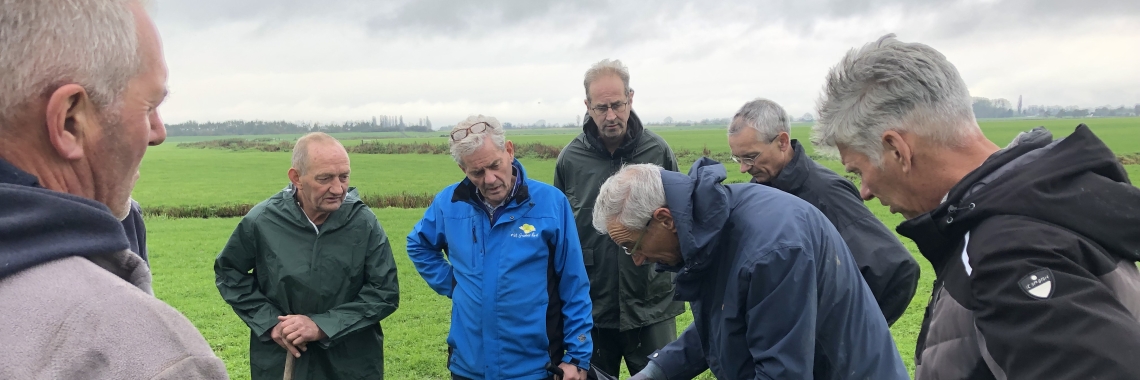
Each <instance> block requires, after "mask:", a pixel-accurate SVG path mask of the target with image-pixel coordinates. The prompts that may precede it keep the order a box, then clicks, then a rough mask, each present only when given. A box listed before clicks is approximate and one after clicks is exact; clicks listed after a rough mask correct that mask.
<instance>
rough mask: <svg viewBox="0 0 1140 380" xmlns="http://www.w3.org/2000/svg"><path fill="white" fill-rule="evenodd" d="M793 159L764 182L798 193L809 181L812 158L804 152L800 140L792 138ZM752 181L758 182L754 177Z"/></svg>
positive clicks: (785, 190)
mask: <svg viewBox="0 0 1140 380" xmlns="http://www.w3.org/2000/svg"><path fill="white" fill-rule="evenodd" d="M791 144H792V159H791V160H789V161H788V164H787V165H784V168H783V169H781V170H780V172H779V173H777V174H776V176H775V177H772V179H770V180H768V182H766V183H763V185H768V186H771V187H775V188H777V189H780V190H783V191H784V192H788V193H796V192H798V190H799V188H800V187H801V186H803V185H804V182H806V181H807V178H808V174H809V173H810V172H811V169H812V168H811V160H809V159H808V158H807V153H806V152H804V147H803V146H802V145H800V142H799V140H797V139H792V143H791ZM749 182H752V183H760V182H756V179H755V178H753V179H752V180H751V181H749Z"/></svg>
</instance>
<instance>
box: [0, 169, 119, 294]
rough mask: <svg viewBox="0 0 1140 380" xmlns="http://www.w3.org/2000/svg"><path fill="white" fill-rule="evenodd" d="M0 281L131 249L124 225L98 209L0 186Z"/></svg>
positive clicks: (67, 197)
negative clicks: (24, 272)
mask: <svg viewBox="0 0 1140 380" xmlns="http://www.w3.org/2000/svg"><path fill="white" fill-rule="evenodd" d="M0 247H3V249H0V279H2V278H5V277H7V276H10V275H13V274H15V273H17V272H20V271H22V270H24V269H28V268H31V267H33V266H36V265H38V264H42V263H46V262H49V261H54V260H58V259H62V258H66V257H69V256H84V257H92V256H98V255H105V254H111V253H116V252H122V251H125V250H127V249H130V243H128V242H127V235H126V233H125V232H123V225H122V224H121V223H119V220H118V219H116V218H115V217H114V215H111V210H109V209H107V206H104V205H103V204H102V203H99V202H96V201H93V200H90V199H86V198H82V197H77V196H74V195H71V194H66V193H61V192H57V191H52V190H47V189H42V188H36V187H31V186H24V185H14V184H8V183H0Z"/></svg>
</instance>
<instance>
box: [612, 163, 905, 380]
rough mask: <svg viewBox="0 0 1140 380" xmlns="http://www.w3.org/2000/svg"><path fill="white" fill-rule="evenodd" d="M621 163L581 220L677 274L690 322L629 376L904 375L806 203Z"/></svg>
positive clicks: (706, 169)
mask: <svg viewBox="0 0 1140 380" xmlns="http://www.w3.org/2000/svg"><path fill="white" fill-rule="evenodd" d="M726 174H727V173H726V172H725V169H724V166H722V165H720V164H719V163H717V162H716V161H712V160H710V159H708V158H702V159H700V160H698V161H697V162H696V163H694V164H693V168H692V170H691V171H690V174H689V176H685V175H682V174H680V173H675V172H672V171H668V170H663V169H662V168H661V167H659V166H656V165H652V164H639V165H628V166H626V167H624V168H623V169H622V170H621V171H619V172H618V173H617V174H615V175H614V176H613V177H611V178H610V179H608V180H606V182H605V183H604V184H603V185H602V188H601V191H600V192H599V194H598V201H597V203H596V204H595V206H594V212H593V226H594V228H595V229H597V231H599V232H601V233H603V234H608V235H609V237H610V239H613V241H614V243H616V244H618V245H619V246H621V247H622V248H623V249H624V250H625V252H626V254H627V255H630V256H631V257H632V258H633V261H634V262H635V263H637V264H638V265H642V264H645V263H647V262H648V263H657V269H658V270H667V271H671V272H676V273H677V296H676V298H677V299H678V300H682V301H689V302H690V304H691V305H692V307H693V324H692V325H691V326H689V328H688V329H686V330H685V332H684V333H682V334H681V337H680V338H679V339H677V340H676V341H674V342H672V343H670V344H669V345H667V346H665V348H662V349H661V350H658V351H657V352H655V353H653V354H652V355H651V356H650V360H651V362H650V364H649V365H647V366H646V367H645V369H644V370H642V371H641V372H639V373H638V374H636V375H635V376H634V379H642V380H644V379H654V380H665V379H689V378H692V377H693V376H696V375H697V374H699V373H701V372H703V371H704V370H705V369H711V370H712V373H713V374H714V375H715V376H716V377H717V378H718V379H753V378H756V379H807V378H815V379H880V380H890V379H907V378H908V375H907V372H906V368H905V367H904V366H903V364H902V359H901V358H899V353H898V350H897V349H896V348H895V344H894V340H892V338H891V334H890V331H889V330H888V328H887V323H886V321H884V320H883V318H882V317H881V316H880V313H879V310H878V307H877V306H875V299H874V297H872V296H871V291H870V290H869V289H868V288H867V285H866V284H865V283H864V282H863V280H862V278H861V277H860V276H859V270H858V268H857V266H856V265H855V262H854V261H853V260H851V254H850V253H849V252H848V250H847V245H846V244H843V240H842V238H841V236H840V235H839V232H837V231H836V230H835V227H833V226H832V225H831V223H830V222H828V221H827V218H825V217H824V216H823V214H822V213H820V212H819V210H817V209H816V208H815V207H812V206H811V205H810V204H808V203H807V202H804V201H802V200H800V199H798V198H796V197H794V196H792V195H789V194H787V193H784V192H782V191H778V190H775V189H772V188H769V187H765V186H757V185H754V184H734V185H727V186H726V185H722V184H721V181H723V180H724V179H725V177H726Z"/></svg>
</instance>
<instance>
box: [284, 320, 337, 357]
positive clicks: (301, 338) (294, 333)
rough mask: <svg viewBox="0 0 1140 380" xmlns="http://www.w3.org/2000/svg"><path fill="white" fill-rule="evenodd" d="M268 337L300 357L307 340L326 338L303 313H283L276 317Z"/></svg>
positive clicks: (291, 353)
mask: <svg viewBox="0 0 1140 380" xmlns="http://www.w3.org/2000/svg"><path fill="white" fill-rule="evenodd" d="M277 320H278V322H277V326H273V331H272V332H271V333H270V337H271V338H273V341H274V342H277V344H278V345H280V346H281V347H282V348H284V349H285V350H287V351H289V354H290V355H293V356H294V357H298V358H299V357H301V352H304V351H305V350H306V346H307V345H308V343H309V342H312V341H318V340H322V339H327V338H328V335H325V332H324V331H321V329H320V327H317V324H316V323H315V322H313V320H312V319H310V318H309V317H308V316H305V315H283V316H280V317H277Z"/></svg>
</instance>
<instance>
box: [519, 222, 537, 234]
mask: <svg viewBox="0 0 1140 380" xmlns="http://www.w3.org/2000/svg"><path fill="white" fill-rule="evenodd" d="M519 229H520V230H522V232H523V233H524V234H529V233H531V232H534V226H532V225H530V224H526V223H523V225H522V227H519Z"/></svg>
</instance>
